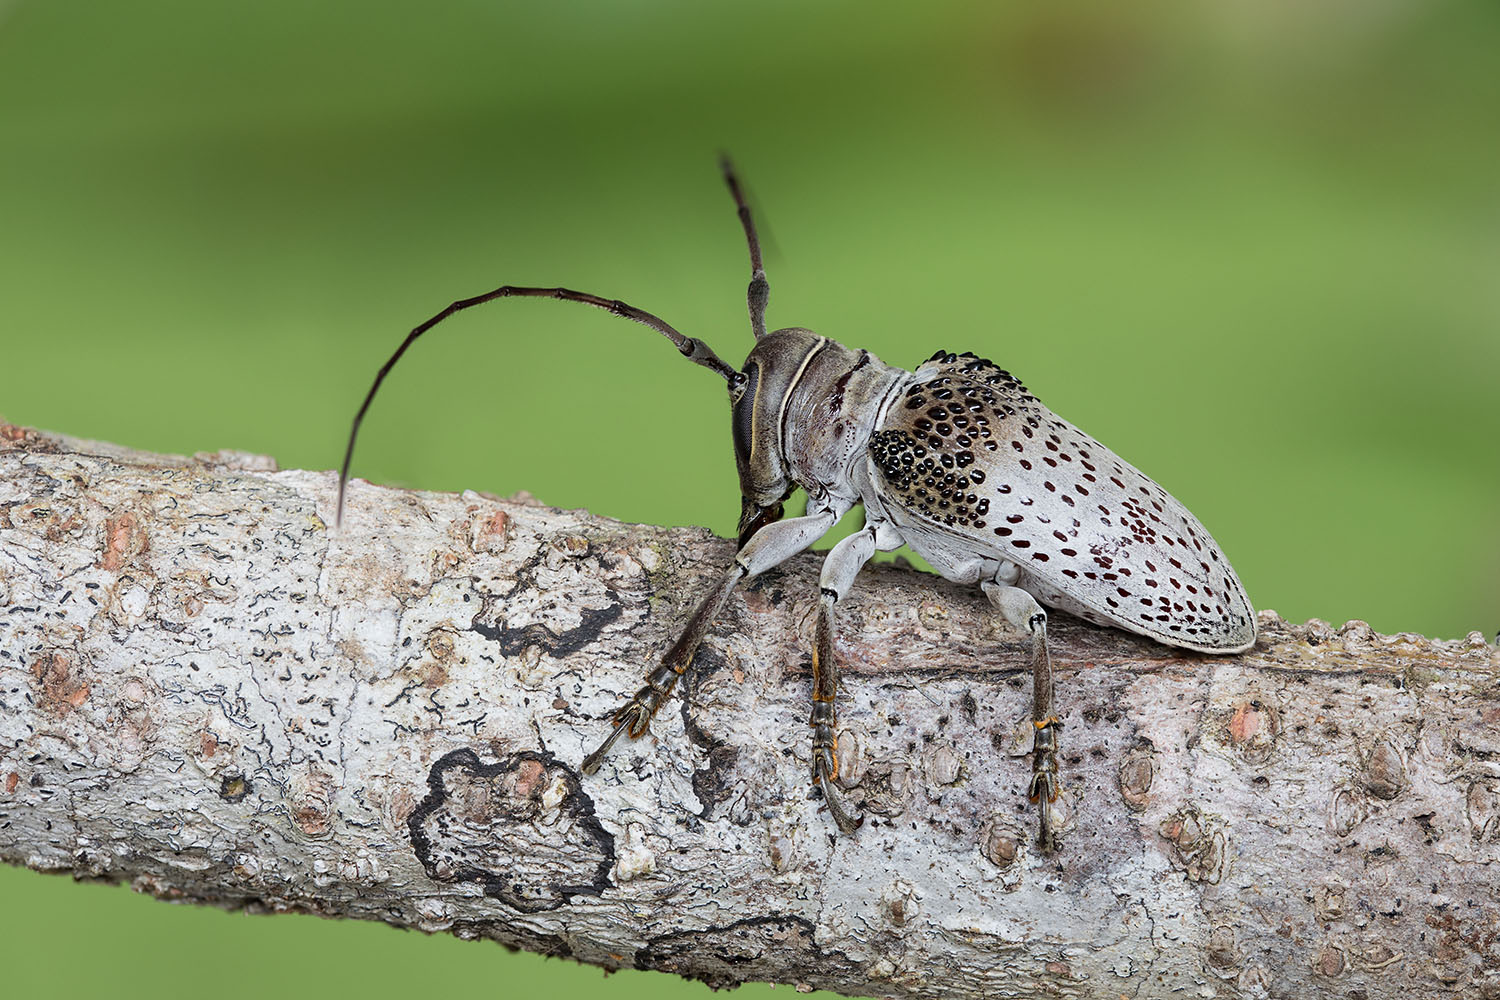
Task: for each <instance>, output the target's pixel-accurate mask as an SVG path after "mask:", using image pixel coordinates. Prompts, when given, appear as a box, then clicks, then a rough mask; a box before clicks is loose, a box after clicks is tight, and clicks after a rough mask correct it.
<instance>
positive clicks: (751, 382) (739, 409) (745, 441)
mask: <svg viewBox="0 0 1500 1000" xmlns="http://www.w3.org/2000/svg"><path fill="white" fill-rule="evenodd" d="M759 385H760V363H759V362H757V361H752V362H750V363H749V364H747V365H745V384H744V388H743V389H742V390H741V391H740V393H739V395H738V397H737V398H736V399H735V401H734V454H735V457H736V458H738V459H739V460H740V464H742V465H743V464H745V463H747V462H749V461H750V439H751V434H752V432H753V430H754V427H755V393H756V389H757V388H758V387H759Z"/></svg>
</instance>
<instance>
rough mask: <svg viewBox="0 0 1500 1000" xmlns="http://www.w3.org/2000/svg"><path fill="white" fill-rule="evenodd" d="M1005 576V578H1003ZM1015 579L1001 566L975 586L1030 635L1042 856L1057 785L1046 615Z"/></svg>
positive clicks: (1052, 838) (1049, 842)
mask: <svg viewBox="0 0 1500 1000" xmlns="http://www.w3.org/2000/svg"><path fill="white" fill-rule="evenodd" d="M1007 571H1008V572H1007ZM1018 575H1019V574H1017V573H1016V571H1015V567H1013V566H1010V565H1009V564H1007V565H1006V566H1005V567H1002V569H1001V571H1000V572H999V573H997V574H995V580H994V581H993V582H991V581H988V580H986V581H985V582H984V583H982V584H980V586H981V587H982V588H983V589H984V593H985V596H986V597H988V598H989V599H990V604H992V605H994V607H995V610H997V611H999V612H1000V615H1001V617H1002V618H1004V619H1005V620H1006V621H1007V622H1009V623H1010V624H1011V625H1013V626H1014V627H1016V628H1019V629H1024V630H1026V631H1027V632H1029V633H1030V634H1031V724H1032V726H1033V728H1034V729H1035V730H1036V733H1035V737H1034V740H1033V743H1032V750H1031V787H1030V795H1031V801H1033V802H1036V803H1038V805H1039V808H1040V811H1041V835H1040V837H1039V843H1040V844H1041V847H1042V850H1043V851H1045V852H1046V853H1048V854H1051V853H1052V852H1053V851H1055V850H1056V849H1057V834H1056V829H1055V824H1054V822H1053V815H1052V812H1053V810H1052V805H1053V803H1055V802H1056V801H1057V795H1058V792H1059V790H1060V787H1061V786H1060V785H1059V784H1058V779H1057V744H1058V734H1059V733H1061V732H1062V722H1061V721H1059V720H1058V718H1057V716H1056V715H1054V714H1053V710H1052V659H1051V657H1050V656H1048V654H1047V612H1046V611H1045V610H1043V608H1042V606H1041V605H1040V604H1038V603H1037V601H1036V598H1035V597H1032V596H1031V595H1030V594H1029V593H1027V592H1026V591H1024V590H1022V589H1021V588H1020V587H1016V586H1013V584H1014V583H1015V581H1016V579H1017V577H1018Z"/></svg>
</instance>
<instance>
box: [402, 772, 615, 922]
mask: <svg viewBox="0 0 1500 1000" xmlns="http://www.w3.org/2000/svg"><path fill="white" fill-rule="evenodd" d="M427 787H428V792H427V795H426V797H425V798H423V799H422V801H421V802H420V803H418V805H417V808H416V809H415V810H413V811H412V814H411V816H410V817H409V818H408V820H407V827H408V829H409V831H410V834H411V844H412V849H413V850H414V851H415V852H416V856H417V859H418V860H419V861H421V863H422V867H423V868H424V869H425V870H426V871H427V875H428V877H429V878H431V879H433V880H434V881H437V882H444V883H459V882H477V883H479V884H480V885H482V886H483V887H484V891H485V894H486V895H487V896H490V897H491V898H494V899H498V900H500V901H501V902H503V903H505V904H507V905H509V906H511V907H513V908H514V909H516V910H519V911H521V912H523V913H539V912H542V911H544V910H555V909H557V908H558V907H560V906H562V905H564V904H565V903H567V902H568V900H570V899H572V898H573V897H574V896H580V895H588V896H598V895H601V894H602V893H603V892H604V891H605V890H606V889H608V888H610V886H611V885H612V883H611V881H610V878H609V873H610V869H611V868H612V867H613V866H614V863H615V840H614V837H613V835H611V834H610V833H609V832H608V831H607V830H605V829H604V827H603V825H602V824H600V822H599V820H598V818H597V817H596V816H595V814H594V802H593V800H592V799H591V798H589V796H588V795H587V794H585V793H584V791H583V789H582V787H581V785H580V784H579V781H578V774H577V773H576V772H575V771H574V770H573V769H572V768H570V767H568V766H567V765H566V764H564V763H563V762H561V761H559V760H557V759H556V758H555V757H553V756H552V755H551V754H548V753H545V752H537V751H533V750H524V751H520V752H518V753H513V754H509V755H507V756H506V757H503V758H501V759H499V760H497V761H495V762H493V763H488V764H487V763H485V762H483V761H482V760H480V758H479V755H478V754H476V753H475V752H474V751H472V750H468V749H461V750H454V751H452V752H451V753H448V754H445V755H444V756H443V757H442V758H441V759H440V760H438V761H437V763H436V764H434V765H433V767H432V770H431V772H430V773H429V774H428V776H427ZM516 857H528V858H533V859H537V861H536V864H534V865H531V866H528V867H526V868H524V869H518V868H517V867H516V866H515V864H514V859H515V858H516ZM542 859H545V860H542Z"/></svg>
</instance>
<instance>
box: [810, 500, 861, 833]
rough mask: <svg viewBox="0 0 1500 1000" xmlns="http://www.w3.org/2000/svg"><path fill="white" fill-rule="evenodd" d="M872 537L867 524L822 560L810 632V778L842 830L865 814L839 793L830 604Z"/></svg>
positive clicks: (854, 825) (849, 828)
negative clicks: (814, 619)
mask: <svg viewBox="0 0 1500 1000" xmlns="http://www.w3.org/2000/svg"><path fill="white" fill-rule="evenodd" d="M875 535H876V529H875V527H874V526H873V525H867V526H866V527H865V529H864V530H863V531H860V532H859V533H858V534H854V535H850V536H849V537H848V538H846V539H844V540H843V541H842V542H839V543H838V544H837V545H835V546H834V547H833V549H832V551H830V552H829V553H828V558H826V559H824V560H823V575H822V579H821V580H820V581H819V594H818V623H817V627H816V631H815V633H814V636H813V653H812V672H813V682H812V699H813V707H812V716H811V718H809V719H808V724H809V725H811V726H812V731H813V755H812V780H813V784H815V785H818V786H820V787H821V788H822V789H823V799H824V801H826V802H827V803H828V811H829V812H830V813H832V814H833V821H834V822H835V823H837V824H838V828H839V829H840V830H842V831H843V832H845V833H853V832H854V831H855V830H857V829H859V825H860V824H861V823H863V822H864V817H862V816H852V815H850V813H849V811H848V810H847V809H846V808H844V803H843V801H842V800H841V798H840V796H839V791H838V784H837V783H838V775H839V741H838V736H837V735H835V733H834V727H835V726H836V725H837V724H838V711H837V710H836V709H835V708H834V699H835V698H836V697H837V696H838V688H839V670H838V664H837V663H836V662H835V661H834V658H833V607H834V605H835V604H837V603H838V602H839V601H840V600H842V599H843V597H844V595H845V594H847V593H848V592H849V588H850V587H851V586H853V584H854V578H855V577H856V576H857V575H858V574H859V571H860V569H861V568H862V567H863V566H864V564H865V563H866V562H868V561H869V560H870V556H872V555H874V554H875Z"/></svg>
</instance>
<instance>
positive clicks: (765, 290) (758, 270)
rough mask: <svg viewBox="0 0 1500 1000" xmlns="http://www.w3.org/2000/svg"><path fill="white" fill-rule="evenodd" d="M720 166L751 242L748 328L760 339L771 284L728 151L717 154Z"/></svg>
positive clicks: (746, 236) (747, 295)
mask: <svg viewBox="0 0 1500 1000" xmlns="http://www.w3.org/2000/svg"><path fill="white" fill-rule="evenodd" d="M719 169H720V170H721V171H723V172H724V183H726V184H728V185H729V193H730V194H732V195H734V204H735V207H736V208H738V209H739V213H740V225H741V226H744V227H745V240H746V242H748V243H749V244H750V288H749V291H748V292H747V293H746V295H745V298H746V300H747V301H748V302H749V304H750V330H751V332H753V333H754V334H755V339H756V340H759V339H760V338H762V337H764V336H765V335H766V302H767V301H768V300H769V299H770V298H771V285H770V283H769V282H767V281H766V269H765V267H764V266H762V264H761V260H760V238H759V237H758V236H756V235H755V220H754V219H752V218H751V217H750V206H749V205H748V204H746V203H745V193H744V192H743V191H742V190H740V179H739V177H738V176H736V175H735V172H734V164H733V163H731V162H730V161H729V157H728V156H727V155H721V156H720V157H719Z"/></svg>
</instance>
